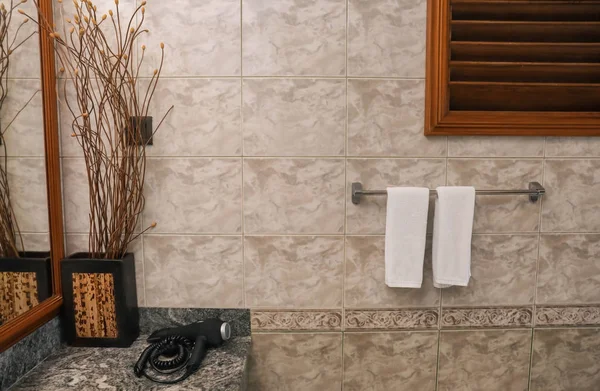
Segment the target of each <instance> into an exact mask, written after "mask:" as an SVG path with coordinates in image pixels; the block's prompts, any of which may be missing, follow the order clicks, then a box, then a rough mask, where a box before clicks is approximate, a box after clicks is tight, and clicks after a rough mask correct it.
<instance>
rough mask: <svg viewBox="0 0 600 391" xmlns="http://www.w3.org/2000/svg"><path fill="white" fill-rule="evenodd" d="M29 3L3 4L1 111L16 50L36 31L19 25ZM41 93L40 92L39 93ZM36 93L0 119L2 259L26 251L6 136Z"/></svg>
mask: <svg viewBox="0 0 600 391" xmlns="http://www.w3.org/2000/svg"><path fill="white" fill-rule="evenodd" d="M25 2H27V0H20V1H14V0H11V1H10V4H9V5H8V7H7V6H5V5H4V3H0V111H1V110H2V108H3V106H4V103H5V101H6V98H7V96H8V92H9V91H8V90H9V88H8V87H9V68H10V60H11V57H12V55H13V54H14V53H15V51H16V50H17V49H18V48H19V47H21V46H22V45H23V44H24V43H25V42H27V40H29V39H30V38H31V37H33V36H34V35H35V34H36V32H33V33H29V34H27V33H25V32H24V31H23V26H25V25H26V24H27V23H29V18H27V17H26V18H24V19H23V20H21V21H20V22H18V24H17V25H16V28H15V26H14V25H13V24H14V23H15V22H16V20H13V18H15V17H16V12H15V10H16V9H17V7H18V6H19V5H20V4H23V3H25ZM35 94H37V91H36V93H35ZM35 94H34V95H33V96H32V97H31V98H30V99H29V100H28V101H27V102H26V103H25V105H24V106H23V107H22V108H21V109H20V110H19V111H18V112H17V114H16V115H15V117H14V118H13V119H11V120H10V121H9V122H8V124H7V125H3V122H5V121H2V120H3V119H4V118H0V144H1V145H2V147H3V148H4V162H3V164H0V257H19V248H21V249H24V245H23V238H22V235H21V231H20V230H19V225H18V223H17V220H16V217H15V212H14V209H13V206H12V203H11V199H10V187H9V181H8V173H7V171H6V170H7V166H8V160H7V159H8V153H7V146H6V139H5V134H6V132H7V131H8V129H9V128H10V126H11V125H12V123H13V122H14V121H15V119H16V118H17V117H18V115H19V114H20V113H21V112H22V111H23V110H24V109H25V107H27V105H29V103H30V102H31V101H32V100H33V98H34V97H35Z"/></svg>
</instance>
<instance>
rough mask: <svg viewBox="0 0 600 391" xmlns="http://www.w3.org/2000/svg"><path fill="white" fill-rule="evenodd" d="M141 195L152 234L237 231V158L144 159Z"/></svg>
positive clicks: (239, 168)
mask: <svg viewBox="0 0 600 391" xmlns="http://www.w3.org/2000/svg"><path fill="white" fill-rule="evenodd" d="M145 194H146V208H145V210H144V222H145V223H147V224H150V223H151V222H153V221H156V222H157V223H158V225H157V226H156V228H154V229H153V231H152V233H239V232H241V229H242V228H241V207H242V164H241V159H181V158H180V159H170V158H169V159H167V158H164V159H148V161H147V173H146V187H145Z"/></svg>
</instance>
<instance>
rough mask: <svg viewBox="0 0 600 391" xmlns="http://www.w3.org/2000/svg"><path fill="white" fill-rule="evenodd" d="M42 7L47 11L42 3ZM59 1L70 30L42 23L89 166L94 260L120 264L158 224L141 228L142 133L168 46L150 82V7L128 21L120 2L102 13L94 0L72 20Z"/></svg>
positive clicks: (80, 3)
mask: <svg viewBox="0 0 600 391" xmlns="http://www.w3.org/2000/svg"><path fill="white" fill-rule="evenodd" d="M34 2H35V3H36V5H38V6H39V3H38V0H34ZM58 2H59V3H60V4H59V7H58V8H59V9H58V17H59V18H61V20H62V31H59V29H57V28H55V27H54V26H52V25H50V23H48V21H45V20H41V21H40V25H41V27H42V30H43V31H45V32H46V33H48V34H49V36H50V37H51V38H53V39H54V41H55V52H56V54H57V58H58V61H59V63H60V72H61V73H62V77H61V83H62V85H61V86H60V90H61V91H60V94H59V95H62V99H64V104H63V106H66V107H67V108H68V110H69V111H70V113H71V115H72V118H73V121H72V132H73V133H72V137H74V138H76V139H77V141H78V143H79V145H80V146H81V149H82V151H83V157H84V160H85V168H86V170H87V179H88V188H89V206H90V214H89V224H90V229H89V253H90V254H89V255H90V256H91V257H92V258H107V259H118V258H121V257H122V256H124V255H125V253H126V252H127V248H128V246H129V244H130V243H131V242H132V241H133V240H135V239H136V238H137V237H138V236H139V235H140V234H141V233H139V231H141V232H142V233H143V232H146V231H147V230H148V229H151V228H153V227H154V226H156V223H152V224H150V225H149V226H148V227H142V229H138V224H139V222H140V220H141V219H140V216H141V213H142V211H143V209H144V194H143V189H144V178H145V172H146V145H145V143H143V142H142V138H141V133H140V131H139V130H138V129H140V128H141V118H142V117H146V116H148V111H149V107H150V103H151V101H152V99H153V96H154V92H155V90H156V86H157V83H158V80H159V78H160V74H161V70H162V66H163V62H164V44H162V43H161V45H160V50H161V60H160V65H159V66H158V67H157V68H156V69H154V71H153V72H152V75H151V76H150V77H148V78H147V79H146V80H144V79H143V77H142V74H143V67H142V65H143V63H144V57H145V53H146V46H145V45H141V44H140V43H139V42H140V38H141V37H142V36H143V35H145V34H146V33H148V30H147V29H144V28H143V24H144V20H145V13H146V1H142V2H141V5H139V6H138V7H137V8H136V9H135V11H134V12H133V14H132V15H128V16H125V15H123V12H122V10H121V8H120V7H119V0H114V2H115V9H114V10H112V9H111V10H109V11H108V12H107V13H105V14H100V13H98V11H97V7H96V5H94V2H93V1H91V0H73V10H72V11H73V14H72V16H67V15H66V12H65V9H64V5H63V2H62V0H58ZM22 13H23V14H26V13H25V12H22ZM32 20H33V18H32ZM138 49H139V50H138ZM169 112H170V110H169V111H167V113H166V114H165V116H164V117H163V118H162V120H161V121H160V123H159V125H158V126H157V128H156V129H155V130H154V132H156V130H158V128H159V127H160V124H162V122H163V121H164V119H165V117H166V116H167V115H168V114H169Z"/></svg>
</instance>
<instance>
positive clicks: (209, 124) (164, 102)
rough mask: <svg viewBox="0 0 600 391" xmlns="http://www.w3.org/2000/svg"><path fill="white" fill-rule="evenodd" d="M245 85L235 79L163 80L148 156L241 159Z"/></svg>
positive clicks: (157, 95)
mask: <svg viewBox="0 0 600 391" xmlns="http://www.w3.org/2000/svg"><path fill="white" fill-rule="evenodd" d="M241 88H242V87H241V82H240V81H239V80H233V79H221V80H219V79H162V80H160V82H159V83H158V87H157V89H156V93H155V96H154V99H153V100H152V105H151V107H150V112H149V115H151V116H153V117H154V118H153V126H154V129H155V131H156V127H157V126H158V124H159V123H160V121H161V120H162V118H163V116H164V115H165V114H166V113H167V111H168V110H169V108H170V107H171V106H175V107H174V109H173V111H171V113H170V114H169V115H168V116H167V117H166V119H165V121H164V122H163V124H162V126H161V127H160V129H158V131H157V132H156V133H155V134H154V137H153V138H154V140H153V141H154V145H152V146H148V149H147V152H148V156H241V155H242V133H241V130H240V126H241V103H240V101H241V94H242V91H241Z"/></svg>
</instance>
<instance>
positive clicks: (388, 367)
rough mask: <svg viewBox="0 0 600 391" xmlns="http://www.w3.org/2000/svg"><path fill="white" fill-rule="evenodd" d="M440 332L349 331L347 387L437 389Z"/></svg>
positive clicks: (346, 340) (380, 390) (378, 390)
mask: <svg viewBox="0 0 600 391" xmlns="http://www.w3.org/2000/svg"><path fill="white" fill-rule="evenodd" d="M437 345H438V333H437V332H399V333H376V334H375V333H346V334H345V335H344V390H346V391H364V390H372V391H389V390H394V391H403V390H405V391H413V390H434V389H435V378H436V364H437Z"/></svg>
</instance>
